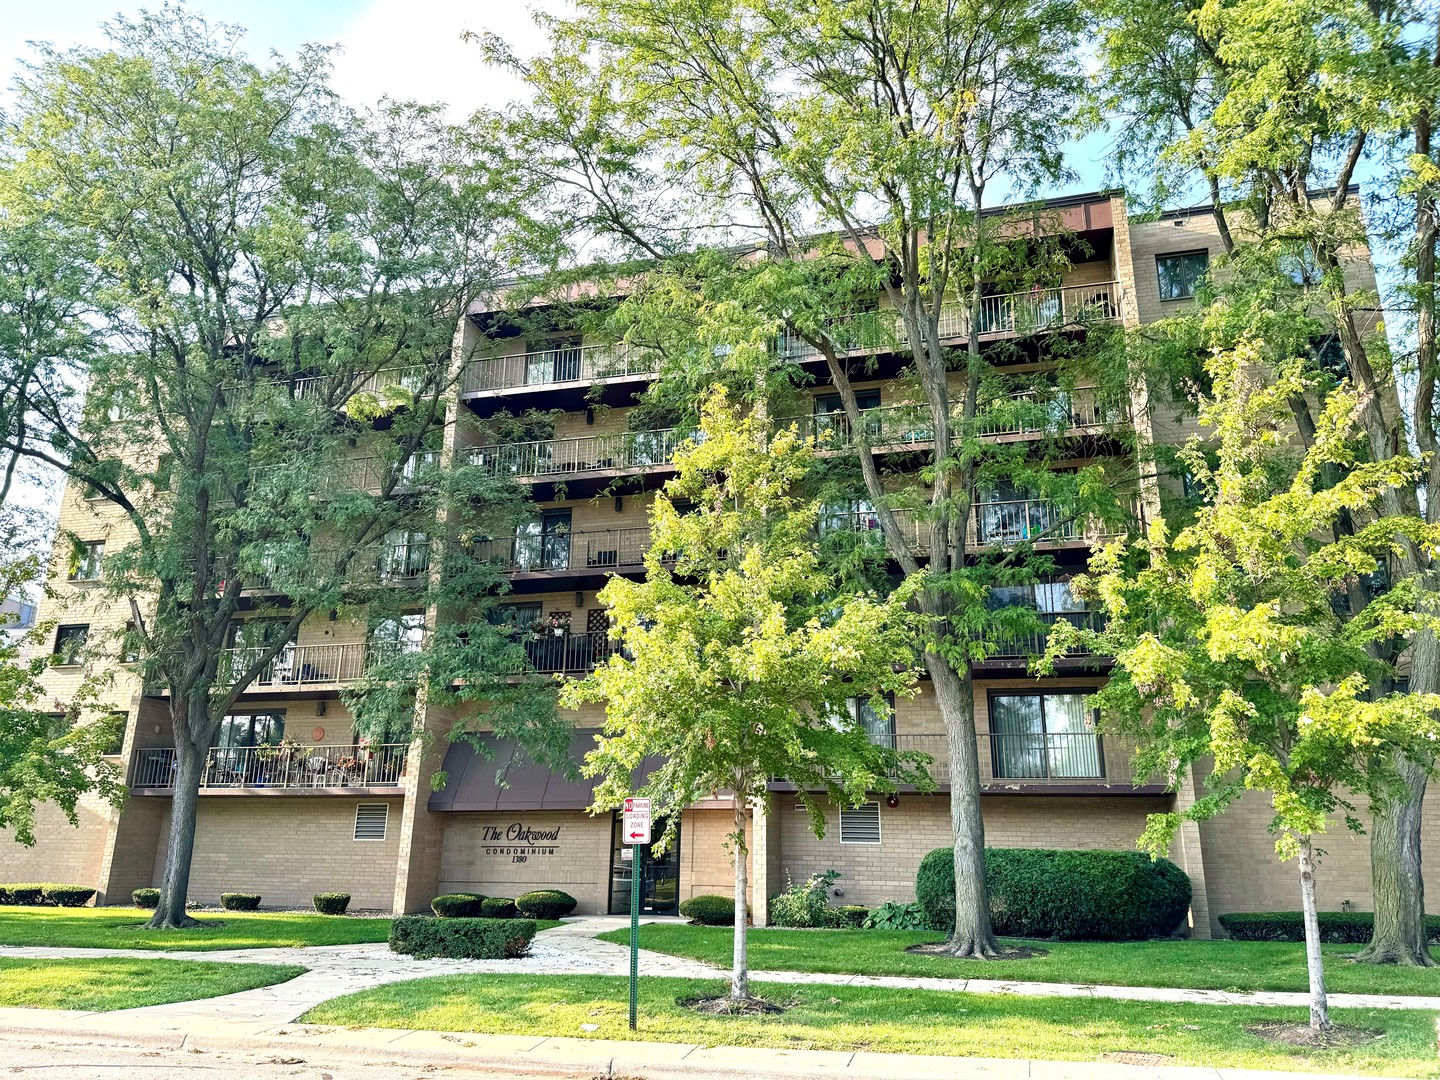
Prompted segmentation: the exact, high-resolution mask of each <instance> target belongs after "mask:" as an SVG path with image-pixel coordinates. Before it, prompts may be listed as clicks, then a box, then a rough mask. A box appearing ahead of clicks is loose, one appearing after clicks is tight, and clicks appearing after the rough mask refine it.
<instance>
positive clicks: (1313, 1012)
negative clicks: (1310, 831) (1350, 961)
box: [1300, 836, 1330, 1031]
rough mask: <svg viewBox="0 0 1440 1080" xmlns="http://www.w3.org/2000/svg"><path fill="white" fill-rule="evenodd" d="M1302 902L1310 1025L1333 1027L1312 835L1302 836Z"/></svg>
mask: <svg viewBox="0 0 1440 1080" xmlns="http://www.w3.org/2000/svg"><path fill="white" fill-rule="evenodd" d="M1300 904H1301V907H1302V909H1303V910H1304V913H1305V968H1306V971H1307V972H1308V974H1309V976H1310V1027H1311V1028H1313V1029H1314V1030H1316V1031H1328V1030H1329V1029H1330V1002H1329V999H1328V998H1327V997H1326V996H1325V964H1324V962H1323V961H1322V960H1321V959H1320V918H1319V916H1318V915H1317V914H1316V912H1315V852H1314V849H1313V848H1312V847H1311V846H1310V837H1309V836H1302V837H1301V838H1300Z"/></svg>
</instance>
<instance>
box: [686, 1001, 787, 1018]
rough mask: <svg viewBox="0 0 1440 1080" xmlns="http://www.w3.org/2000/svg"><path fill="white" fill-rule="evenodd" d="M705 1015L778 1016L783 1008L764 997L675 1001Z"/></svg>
mask: <svg viewBox="0 0 1440 1080" xmlns="http://www.w3.org/2000/svg"><path fill="white" fill-rule="evenodd" d="M677 1004H680V1005H682V1006H684V1007H685V1008H687V1009H693V1010H694V1011H695V1012H698V1013H704V1014H705V1015H706V1016H778V1015H779V1014H780V1013H783V1012H784V1011H785V1010H784V1009H783V1008H781V1007H780V1006H779V1005H776V1004H775V1003H774V1002H773V1001H766V1000H765V999H764V998H746V999H745V1000H744V1001H736V1000H735V999H734V998H730V997H715V998H682V999H680V1001H679V1002H678V1003H677Z"/></svg>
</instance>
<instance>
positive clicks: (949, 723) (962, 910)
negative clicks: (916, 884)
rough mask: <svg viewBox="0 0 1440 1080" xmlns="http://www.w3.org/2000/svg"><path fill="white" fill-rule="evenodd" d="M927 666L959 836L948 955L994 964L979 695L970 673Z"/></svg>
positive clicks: (928, 660) (932, 659)
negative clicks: (945, 750) (941, 723)
mask: <svg viewBox="0 0 1440 1080" xmlns="http://www.w3.org/2000/svg"><path fill="white" fill-rule="evenodd" d="M925 667H926V668H927V670H928V671H929V672H930V681H931V684H932V685H933V686H934V689H935V702H936V704H937V705H938V706H939V707H940V715H941V716H942V717H943V718H944V720H945V739H946V742H947V744H948V749H949V751H950V827H951V830H952V832H953V835H954V837H955V927H954V929H953V930H952V931H951V934H950V942H949V951H950V953H951V954H953V955H955V956H963V957H969V958H971V959H978V960H991V959H994V958H996V957H998V956H999V955H1000V946H999V943H998V942H996V940H995V932H994V931H993V930H991V928H990V890H989V888H988V887H987V885H986V883H985V822H984V821H983V820H982V819H981V817H980V753H979V747H978V743H977V741H976V738H975V691H974V688H973V687H972V685H971V682H970V672H969V669H968V668H966V669H965V671H964V672H963V673H962V672H959V671H956V670H955V669H954V668H953V667H951V665H950V664H949V663H948V662H947V661H946V660H945V659H944V658H943V657H941V656H939V655H937V654H935V653H933V652H928V651H927V652H926V654H925Z"/></svg>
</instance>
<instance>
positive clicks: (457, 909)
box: [430, 892, 485, 919]
mask: <svg viewBox="0 0 1440 1080" xmlns="http://www.w3.org/2000/svg"><path fill="white" fill-rule="evenodd" d="M484 902H485V897H483V896H481V895H480V894H479V893H473V892H452V893H445V894H444V895H442V896H437V897H435V899H434V900H431V901H430V910H431V911H433V912H434V913H435V914H436V915H437V916H438V917H440V918H442V919H474V918H477V917H478V916H479V915H480V905H481V904H483V903H484Z"/></svg>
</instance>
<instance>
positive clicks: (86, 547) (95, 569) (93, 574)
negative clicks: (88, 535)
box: [70, 540, 105, 581]
mask: <svg viewBox="0 0 1440 1080" xmlns="http://www.w3.org/2000/svg"><path fill="white" fill-rule="evenodd" d="M103 558H105V541H104V540H87V541H85V542H84V543H81V544H77V545H76V546H75V549H74V550H73V551H72V552H71V554H70V580H71V581H95V580H97V579H98V578H99V577H100V560H101V559H103Z"/></svg>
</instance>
